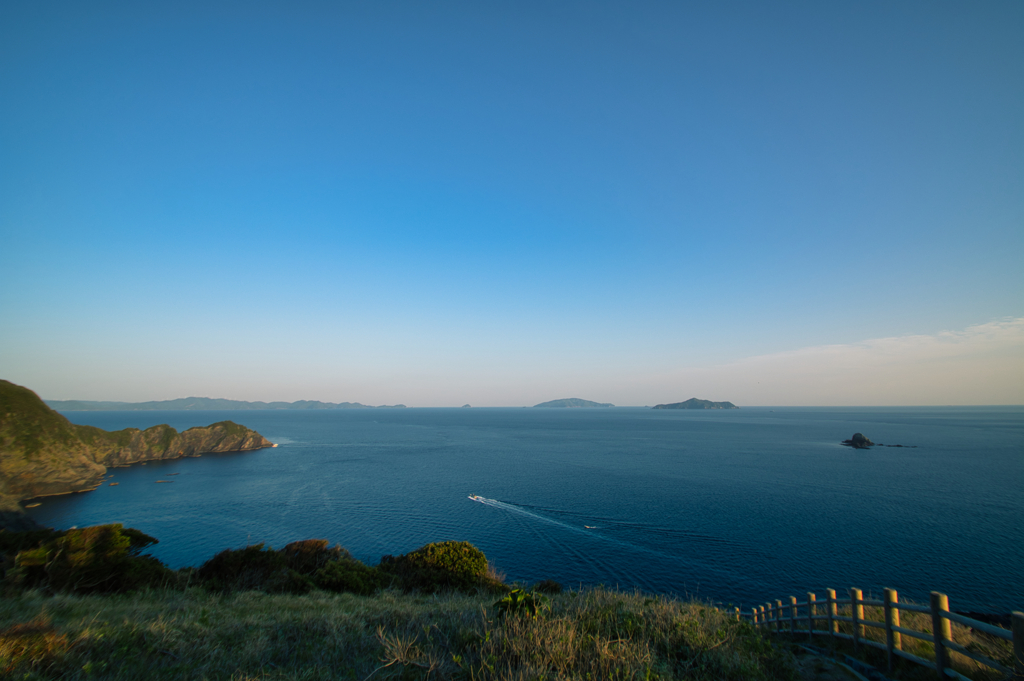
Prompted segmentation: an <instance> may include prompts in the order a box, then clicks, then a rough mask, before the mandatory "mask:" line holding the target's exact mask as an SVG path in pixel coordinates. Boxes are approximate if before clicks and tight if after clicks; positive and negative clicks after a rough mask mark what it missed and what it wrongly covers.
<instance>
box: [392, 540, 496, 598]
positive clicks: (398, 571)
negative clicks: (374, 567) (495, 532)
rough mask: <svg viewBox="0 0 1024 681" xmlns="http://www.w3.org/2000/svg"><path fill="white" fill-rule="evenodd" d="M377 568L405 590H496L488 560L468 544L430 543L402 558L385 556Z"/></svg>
mask: <svg viewBox="0 0 1024 681" xmlns="http://www.w3.org/2000/svg"><path fill="white" fill-rule="evenodd" d="M378 568H379V569H380V570H381V571H382V572H385V573H387V574H389V575H392V576H393V577H395V579H396V580H397V581H398V583H399V585H400V586H401V587H402V588H404V589H406V590H410V591H411V590H418V591H425V592H428V593H436V592H438V591H446V590H453V589H454V590H471V589H476V588H481V587H483V588H494V587H496V586H497V585H498V582H497V580H495V579H493V578H491V577H488V575H487V557H486V556H485V555H484V554H483V551H481V550H480V549H478V548H476V547H475V546H473V545H472V544H470V543H469V542H464V541H445V542H437V543H435V544H427V545H426V546H423V547H421V548H418V549H416V550H415V551H413V552H412V553H407V554H405V555H403V556H398V557H397V558H396V557H394V556H384V557H383V558H381V561H380V565H379V566H378Z"/></svg>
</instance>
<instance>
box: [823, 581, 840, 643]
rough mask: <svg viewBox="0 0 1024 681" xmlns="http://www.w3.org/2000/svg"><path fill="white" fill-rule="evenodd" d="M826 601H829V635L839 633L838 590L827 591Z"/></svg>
mask: <svg viewBox="0 0 1024 681" xmlns="http://www.w3.org/2000/svg"><path fill="white" fill-rule="evenodd" d="M825 600H826V601H828V635H829V636H831V635H832V634H836V633H838V632H839V622H836V615H838V614H839V613H838V611H837V610H836V590H835V589H825Z"/></svg>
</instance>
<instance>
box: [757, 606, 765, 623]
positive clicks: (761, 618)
mask: <svg viewBox="0 0 1024 681" xmlns="http://www.w3.org/2000/svg"><path fill="white" fill-rule="evenodd" d="M757 614H758V616H759V617H760V620H761V624H764V618H765V614H764V606H763V605H762V606H759V607H758V608H757Z"/></svg>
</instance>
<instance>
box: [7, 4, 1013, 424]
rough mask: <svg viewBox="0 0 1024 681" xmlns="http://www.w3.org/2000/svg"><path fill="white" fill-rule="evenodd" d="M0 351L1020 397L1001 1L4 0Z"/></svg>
mask: <svg viewBox="0 0 1024 681" xmlns="http://www.w3.org/2000/svg"><path fill="white" fill-rule="evenodd" d="M0 377H2V378H6V379H8V380H12V381H14V382H16V383H20V384H23V385H27V386H28V387H30V388H32V389H34V390H36V391H37V392H38V393H40V395H41V396H43V397H44V398H47V399H104V400H126V401H137V400H151V399H170V398H176V397H185V396H191V395H197V396H208V397H227V398H233V399H246V400H297V399H319V400H325V401H335V402H337V401H345V400H349V401H359V402H364V403H368V404H384V403H387V404H392V403H396V402H402V403H405V404H408V405H410V406H459V405H461V404H464V403H470V404H473V405H474V406H501V405H523V404H534V403H536V402H541V401H545V400H549V399H555V398H561V397H582V398H585V399H592V400H598V401H602V402H614V403H615V404H623V405H644V404H655V403H658V402H672V401H679V400H684V399H687V398H690V397H700V398H704V399H714V400H731V401H733V402H736V403H737V404H741V405H756V404H761V405H787V404H788V405H848V404H858V405H888V404H922V405H924V404H1021V403H1024V3H1022V2H1019V1H1017V0H1013V1H1010V2H938V1H933V0H928V1H927V2H889V1H886V2H859V1H858V2H818V1H814V2H767V3H766V2H760V1H757V2H714V3H703V2H619V3H605V2H595V1H593V0H587V1H585V2H547V1H544V2H506V3H498V2H477V1H473V2H462V3H453V2H399V1H395V2H360V3H353V2H323V3H316V2H301V1H299V2H275V3H264V2H252V1H246V2H237V3H231V2H210V1H203V2H183V1H181V0H176V1H175V2H162V3H161V2H147V3H138V2H124V3H110V2H102V1H97V2H88V3H83V2H72V1H68V2H47V1H46V0H40V1H34V2H19V1H15V0H0Z"/></svg>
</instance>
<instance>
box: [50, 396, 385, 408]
mask: <svg viewBox="0 0 1024 681" xmlns="http://www.w3.org/2000/svg"><path fill="white" fill-rule="evenodd" d="M45 402H46V404H48V405H49V406H50V408H51V409H56V410H58V411H210V410H214V409H220V410H225V411H229V410H249V409H404V408H405V405H404V404H394V405H389V404H382V405H380V406H379V407H374V406H373V405H369V404H360V403H359V402H320V401H319V400H299V401H298V402H245V401H243V400H224V399H220V398H212V397H182V398H179V399H176V400H159V401H156V402H96V401H89V400H45Z"/></svg>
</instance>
